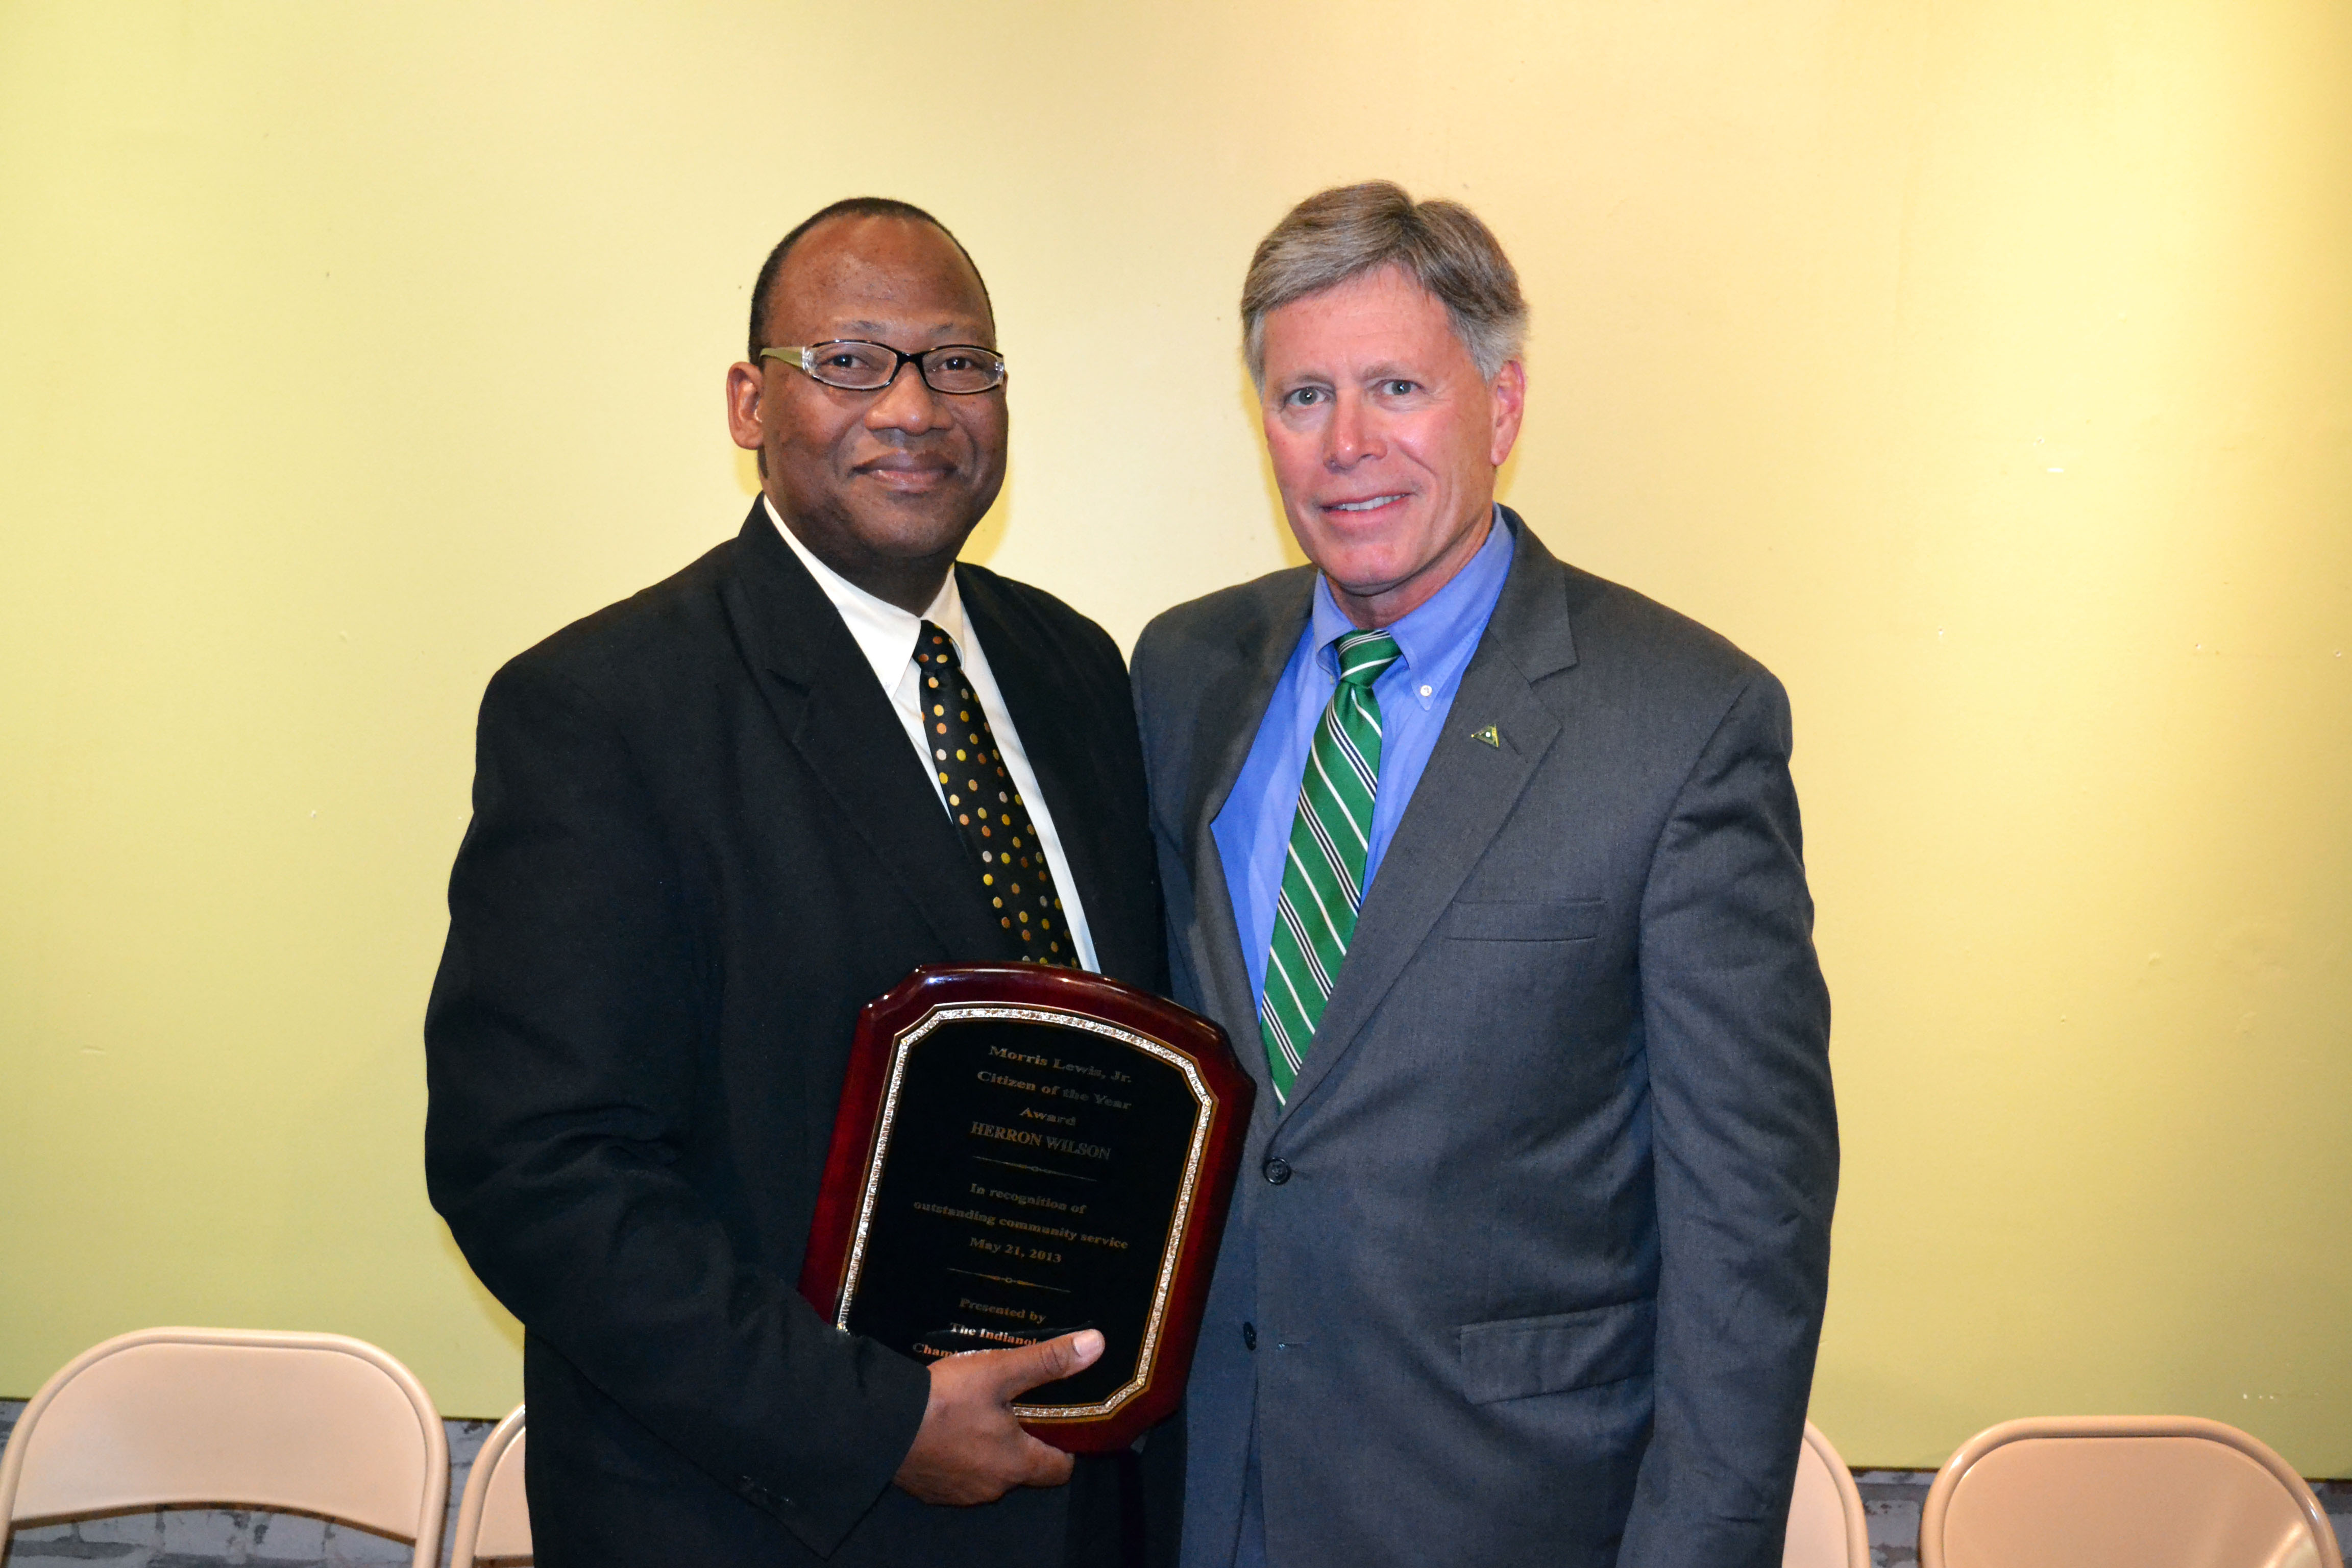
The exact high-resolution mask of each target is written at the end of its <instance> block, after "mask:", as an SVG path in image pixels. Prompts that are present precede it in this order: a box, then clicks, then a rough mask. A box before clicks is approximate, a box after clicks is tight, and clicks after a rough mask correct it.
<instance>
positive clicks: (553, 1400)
mask: <svg viewBox="0 0 2352 1568" xmlns="http://www.w3.org/2000/svg"><path fill="white" fill-rule="evenodd" d="M957 571H958V573H959V579H958V581H959V583H960V584H961V593H962V595H963V602H964V606H965V610H966V612H967V614H968V616H969V617H970V621H971V626H972V628H973V630H974V632H975V634H976V635H977V636H978V637H979V638H980V640H981V642H982V645H983V646H984V647H985V648H986V649H987V653H988V659H989V665H990V668H991V669H992V671H993V672H994V674H995V676H996V679H997V681H998V684H999V686H1000V687H1001V689H1003V695H1004V701H1005V706H1006V707H1007V709H1008V710H1010V711H1011V713H1012V715H1013V724H1014V727H1015V728H1016V729H1017V730H1018V731H1019V733H1020V736H1021V742H1022V745H1023V747H1024V750H1025V751H1026V752H1027V753H1028V756H1029V759H1030V762H1031V763H1032V764H1033V766H1034V768H1035V771H1036V774H1037V780H1038V784H1039V787H1040V789H1041V790H1042V792H1043V793H1044V795H1045V801H1046V804H1047V805H1048V807H1049V808H1050V809H1051V811H1052V813H1053V818H1054V825H1055V828H1056V829H1057V830H1058V831H1059V833H1060V835H1061V838H1062V842H1063V845H1064V847H1065V849H1066V852H1067V855H1068V858H1069V861H1070V865H1071V868H1072V872H1073V875H1074V876H1075V879H1076V882H1077V890H1078V893H1079V896H1080V897H1081V898H1082V899H1083V900H1084V901H1085V908H1086V914H1087V921H1088V924H1089V926H1090V928H1091V930H1092V932H1093V936H1094V940H1095V946H1096V950H1097V954H1098V955H1099V957H1100V961H1101V963H1102V966H1103V970H1104V972H1105V973H1108V974H1110V975H1113V976H1115V977H1117V978H1118V979H1121V980H1125V981H1128V982H1130V983H1132V984H1137V985H1141V986H1145V987H1147V988H1149V989H1151V990H1154V991H1160V990H1164V989H1165V959H1164V954H1163V951H1162V947H1161V927H1160V907H1159V891H1158V883H1157V878H1156V872H1155V868H1154V865H1153V858H1152V851H1151V846H1150V837H1149V831H1148V827H1147V821H1146V815H1145V803H1144V785H1143V775H1142V766H1141V761H1140V756H1139V751H1138V748H1137V742H1136V733H1135V723H1134V719H1133V710H1132V707H1131V705H1130V701H1129V689H1128V680H1127V673H1126V668H1125V667H1124V665H1123V663H1122V662H1121V660H1120V658H1119V655H1118V648H1117V647H1116V646H1115V645H1114V644H1113V643H1112V642H1111V640H1110V638H1109V637H1107V636H1106V635H1105V634H1104V633H1103V631H1102V630H1101V628H1099V627H1097V626H1095V625H1094V624H1093V623H1092V622H1090V621H1087V620H1086V619H1085V618H1084V617H1082V616H1078V615H1077V614H1076V613H1075V612H1073V611H1072V610H1071V609H1069V608H1068V607H1067V606H1066V605H1063V604H1061V603H1060V602H1059V601H1058V600H1055V599H1054V598H1052V597H1051V596H1049V595H1045V594H1043V593H1040V592H1038V591H1037V590H1036V589H1034V588H1029V587H1024V585H1022V584H1018V583H1012V582H1008V581H1006V580H1005V579H1003V578H1002V577H999V576H997V575H995V574H993V573H990V572H987V571H983V570H982V569H980V568H978V567H973V566H960V567H958V568H957ZM449 912H450V926H449V941H448V946H447V949H446V952H445V953H444V955H443V957H442V962H441V969H440V973H439V975H438V977H437V978H436V982H435V984H434V988H433V998H432V1003H431V1005H430V1007H429V1009H428V1011H427V1014H426V1018H425V1047H426V1060H427V1067H428V1072H429V1078H430V1086H431V1096H432V1098H431V1110H430V1113H429V1116H428V1119H427V1122H426V1131H425V1163H426V1173H427V1178H428V1183H429V1186H430V1190H431V1193H432V1197H433V1202H434V1205H435V1206H436V1208H438V1209H439V1210H440V1212H441V1213H442V1215H444V1216H445V1217H446V1219H447V1220H448V1223H449V1228H450V1230H451V1233H452V1234H453V1235H454V1236H455V1237H457V1244H458V1246H459V1247H462V1248H463V1249H464V1251H465V1254H466V1258H467V1261H468V1262H469V1263H471V1264H472V1265H473V1267H474V1269H475V1271H476V1272H477V1273H478V1275H479V1276H480V1277H481V1279H482V1281H483V1283H484V1284H485V1285H487V1286H488V1288H489V1289H490V1291H491V1292H492V1293H493V1294H494V1295H496V1296H497V1297H498V1299H499V1300H500V1301H501V1302H503V1303H504V1304H505V1305H506V1306H507V1308H508V1309H509V1310H510V1311H512V1312H513V1313H514V1314H515V1316H516V1317H517V1318H519V1319H520V1320H521V1321H522V1322H523V1324H524V1326H525V1329H526V1331H527V1336H528V1337H527V1342H526V1347H525V1384H526V1391H527V1397H528V1400H529V1403H530V1455H529V1468H528V1479H529V1487H530V1504H531V1516H532V1528H533V1531H534V1535H535V1538H536V1542H537V1545H538V1551H539V1561H540V1562H541V1563H542V1564H546V1565H548V1568H563V1565H565V1564H572V1563H600V1564H601V1563H661V1564H664V1565H666V1568H667V1565H671V1564H677V1563H696V1564H698V1565H717V1564H726V1563H763V1564H764V1563H792V1562H814V1561H816V1560H818V1559H820V1558H827V1557H830V1558H831V1559H832V1560H833V1561H835V1562H839V1563H947V1562H954V1563H1005V1564H1013V1563H1023V1564H1028V1563H1057V1562H1060V1561H1062V1559H1063V1549H1064V1541H1065V1532H1066V1531H1068V1537H1069V1540H1070V1541H1071V1542H1072V1544H1073V1547H1074V1549H1075V1548H1076V1547H1078V1546H1079V1545H1080V1544H1081V1543H1091V1545H1094V1546H1098V1545H1102V1544H1103V1543H1102V1542H1099V1541H1097V1540H1096V1536H1097V1535H1098V1534H1100V1533H1102V1532H1101V1531H1095V1530H1093V1528H1092V1525H1093V1524H1095V1523H1100V1522H1101V1521H1104V1520H1105V1519H1106V1518H1108V1519H1110V1520H1111V1521H1115V1518H1116V1513H1117V1508H1116V1504H1115V1502H1113V1503H1110V1504H1108V1505H1106V1504H1105V1503H1104V1501H1103V1500H1104V1498H1105V1496H1106V1491H1107V1487H1106V1483H1107V1482H1108V1470H1107V1469H1106V1468H1104V1466H1103V1465H1100V1464H1094V1465H1089V1464H1084V1463H1082V1465H1081V1468H1080V1472H1081V1473H1080V1476H1079V1479H1078V1480H1077V1481H1076V1483H1074V1485H1073V1486H1072V1487H1071V1488H1069V1489H1059V1490H1024V1491H1016V1492H1015V1493H1013V1495H1012V1496H1010V1497H1008V1498H1007V1499H1006V1500H1003V1502H1000V1503H996V1504H992V1505H990V1506H988V1507H984V1508H979V1509H935V1508H929V1507H926V1506H924V1505H922V1504H920V1503H918V1502H916V1501H915V1500H913V1499H911V1498H909V1497H908V1496H907V1495H906V1494H904V1493H902V1492H899V1491H898V1490H896V1489H893V1488H891V1487H890V1486H889V1485H888V1483H889V1480H890V1478H891V1476H892V1474H893V1473H894V1472H895V1471H896V1469H897V1468H898V1463H899V1461H900V1459H901V1458H904V1456H905V1454H906V1451H907V1448H908V1444H909V1443H910V1442H911V1441H912V1440H913V1437H914V1435H915V1430H916V1428H917V1426H919V1424H920V1421H921V1418H922V1413H923V1406H924V1402H925V1396H926V1393H927V1390H928V1386H929V1384H928V1377H927V1374H926V1373H925V1372H924V1370H923V1369H922V1368H921V1367H920V1366H919V1365H918V1364H916V1363H914V1362H912V1361H909V1360H907V1359H905V1358H903V1357H901V1356H898V1355H897V1354H895V1353H893V1352H887V1351H885V1350H882V1349H881V1348H879V1347H877V1346H876V1345H874V1344H873V1343H871V1342H866V1341H863V1340H859V1339H854V1338H851V1337H849V1336H846V1335H844V1334H840V1333H837V1332H835V1331H834V1330H833V1329H832V1328H831V1327H829V1326H828V1325H827V1324H825V1323H824V1322H823V1321H821V1320H820V1319H819V1318H818V1316H817V1314H816V1313H815V1312H814V1310H812V1309H811V1308H810V1307H809V1306H808V1305H807V1304H806V1303H805V1302H804V1301H803V1300H801V1298H800V1296H799V1295H798V1293H797V1292H796V1290H795V1289H794V1281H795V1280H796V1279H797V1278H798V1276H799V1273H800V1268H801V1254H802V1249H803V1242H804V1240H805V1238H806V1236H807V1231H808V1225H809V1217H810V1215H811V1212H812V1210H813V1208H814V1204H815V1200H816V1194H817V1186H818V1182H819V1179H820V1176H821V1174H822V1171H823V1166H824V1156H825V1151H826V1145H827V1140H828V1139H829V1137H830V1135H831V1131H832V1125H833V1119H834V1110H835V1102H836V1100H837V1099H838V1096H839V1093H840V1088H841V1079H842V1074H843V1070H844V1064H845V1058H846V1056H847V1052H848V1047H849V1041H850V1036H851V1031H852V1026H853V1025H854V1023H855V1021H856V1016H857V1011H858V1008H859V1007H860V1006H861V1005H864V1004H865V1003H866V1002H867V1001H868V1000H870V999H872V998H873V997H875V996H877V995H878V994H881V993H882V992H884V991H887V990H888V989H889V988H890V987H891V986H893V985H895V984H898V982H899V981H900V980H902V979H904V978H905V977H906V975H907V973H908V971H909V970H911V969H912V968H914V967H915V966H916V965H917V964H921V963H946V962H951V961H952V962H965V961H982V960H1003V959H1011V958H1015V957H1017V956H1018V953H1017V952H1016V951H1015V949H1014V945H1013V942H1012V941H1011V939H1010V938H1009V937H1008V936H1007V935H1006V934H1005V933H1004V932H1003V931H1002V930H1001V929H1000V928H999V926H998V924H997V921H996V920H995V919H994V918H993V915H992V912H991V911H990V910H988V909H987V908H986V907H985V906H984V904H983V901H982V895H981V889H980V886H979V880H978V877H977V872H976V868H975V867H974V866H973V865H972V863H971V858H970V857H969V854H968V853H967V851H966V850H965V849H964V847H963V846H962V844H961V842H960V841H959V840H958V838H957V837H956V835H955V832H954V829H953V828H952V827H951V826H950V823H949V821H948V818H947V815H946V813H945V812H944V811H943V810H942V809H941V808H940V803H939V799H938V797H937V796H936V795H934V794H933V792H932V789H931V784H930V781H929V778H928V777H927V776H926V775H925V773H924V770H923V767H922V764H921V763H920V762H919V760H918V759H917V758H916V756H915V754H914V751H913V748H912V747H911V746H910V745H909V744H908V740H907V736H906V731H905V730H904V729H903V728H902V726H901V725H900V722H899V721H898V717H897V715H896V714H895V712H894V711H893V710H892V709H891V706H890V703H889V700H888V699H887V697H886V696H885V694H884V693H883V691H882V689H881V688H880V687H879V686H878V685H877V682H876V681H875V679H874V675H873V670H872V668H871V667H870V666H869V665H868V664H867V663H866V660H865V658H864V656H863V655H862V654H861V653H860V652H859V651H858V648H857V646H856V643H855V642H854V641H853V640H852V638H851V637H850V635H849V632H848V629H847V628H846V627H845V626H844V625H843V624H842V621H841V617H840V616H839V614H838V613H837V612H836V611H835V609H834V608H833V606H832V605H831V603H830V602H829V601H828V600H827V599H826V598H825V597H824V593H823V591H822V590H821V589H820V588H819V587H818V586H817V584H816V583H815V581H814V579H813V578H812V577H811V576H810V575H809V574H808V572H807V570H806V569H805V568H804V567H803V566H802V564H801V563H800V562H799V560H798V558H797V557H795V556H794V555H793V552H792V551H791V549H790V548H789V547H788V546H787V545H786V544H785V543H784V542H783V541H782V539H781V538H779V537H778V536H777V534H776V532H775V531H774V529H773V527H772V525H771V524H770V522H769V521H768V520H767V517H766V515H765V512H764V510H763V509H762V508H761V507H759V506H757V505H754V506H753V508H752V510H751V517H750V518H749V519H748V520H747V521H746V522H745V523H744V526H743V529H742V531H741V532H740V534H739V535H738V536H737V537H736V538H735V539H733V540H731V541H730V542H727V543H725V544H722V545H720V546H719V548H717V549H715V550H713V551H711V552H709V554H707V555H705V556H704V557H703V558H702V559H701V560H699V561H698V562H696V563H694V564H693V565H691V566H689V567H688V568H687V569H686V570H685V571H683V572H681V573H679V574H677V576H675V577H672V578H670V579H669V580H668V581H667V582H665V583H661V584H656V586H654V587H651V588H648V589H646V591H645V592H643V593H641V594H638V595H635V596H634V597H633V598H630V599H628V600H626V601H625V602H623V603H621V604H618V605H613V606H611V607H610V608H607V609H604V610H602V611H600V612H598V613H597V614H595V615H593V616H589V617H588V618H587V619H585V620H583V621H580V622H578V623H576V624H575V625H573V626H568V627H566V628H565V629H564V630H562V631H561V632H559V633H557V634H556V635H555V636H554V637H550V638H549V639H548V640H547V641H545V642H543V643H541V644H540V645H539V646H538V647H534V648H532V649H530V651H529V652H527V653H525V654H523V655H521V656H520V657H519V658H516V659H515V660H513V661H512V662H511V663H509V665H507V666H506V668H503V669H501V670H500V671H499V673H498V675H497V676H496V677H495V678H494V679H492V680H491V682H490V686H489V690H488V695H487V696H486V697H485V698H484V699H483V702H482V711H481V721H480V726H479V731H478V761H477V772H476V776H475V782H474V819H473V823H472V826H470V827H469V828H468V829H467V834H466V838H465V842H464V844H463V846H462V847H460V849H459V850H458V854H457V868H456V871H455V872H454V874H453V875H452V877H451V879H450V885H449ZM1106 1506H1108V1515H1106V1513H1105V1512H1104V1509H1105V1508H1106ZM1081 1526H1085V1527H1086V1528H1080V1527H1081ZM1111 1532H1112V1533H1115V1528H1114V1530H1113V1531H1111ZM1094 1555H1097V1553H1096V1552H1095V1551H1093V1550H1091V1549H1088V1550H1074V1557H1075V1558H1076V1560H1080V1561H1083V1560H1086V1559H1087V1558H1089V1557H1092V1556H1094Z"/></svg>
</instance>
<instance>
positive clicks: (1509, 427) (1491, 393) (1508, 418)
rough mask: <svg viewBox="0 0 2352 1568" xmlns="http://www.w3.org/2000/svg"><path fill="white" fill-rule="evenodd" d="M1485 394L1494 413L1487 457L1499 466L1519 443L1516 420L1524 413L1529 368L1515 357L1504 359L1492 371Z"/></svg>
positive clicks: (1526, 401)
mask: <svg viewBox="0 0 2352 1568" xmlns="http://www.w3.org/2000/svg"><path fill="white" fill-rule="evenodd" d="M1486 395H1487V398H1488V400H1489V401H1490V402H1491V403H1492V405H1493V406H1494V415H1495V443H1494V446H1493V447H1491V448H1489V449H1488V451H1487V454H1486V456H1487V460H1488V461H1489V462H1491V463H1493V464H1494V465H1495V467H1496V468H1501V467H1502V466H1503V462H1504V459H1505V458H1508V457H1509V456H1510V455H1511V448H1512V447H1515V446H1517V445H1518V441H1519V421H1520V420H1521V419H1523V418H1525V417H1526V416H1527V412H1528V367H1527V366H1526V365H1524V364H1521V363H1519V362H1518V361H1517V360H1510V361H1507V362H1506V363H1505V364H1504V366H1503V368H1502V369H1501V370H1498V371H1496V373H1495V384H1493V385H1492V386H1490V387H1488V388H1487V389H1486Z"/></svg>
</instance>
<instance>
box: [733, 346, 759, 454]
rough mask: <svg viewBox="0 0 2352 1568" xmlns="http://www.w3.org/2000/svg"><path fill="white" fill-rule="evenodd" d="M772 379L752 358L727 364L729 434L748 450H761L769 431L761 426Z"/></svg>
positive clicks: (739, 445) (738, 444)
mask: <svg viewBox="0 0 2352 1568" xmlns="http://www.w3.org/2000/svg"><path fill="white" fill-rule="evenodd" d="M767 391H768V378H767V375H766V374H765V373H763V372H762V371H761V368H760V367H759V366H758V365H756V364H753V363H751V362H750V361H748V360H738V361H737V362H736V363H733V364H730V365H729V366H728V367H727V434H728V435H730V436H731V437H734V439H735V444H736V445H737V446H738V447H742V448H743V449H744V450H746V451H750V452H760V453H761V459H762V461H763V462H764V460H765V458H766V456H767V454H766V453H765V452H762V451H761V447H762V445H763V444H764V440H763V438H764V437H765V436H766V432H765V431H763V430H762V429H761V427H760V401H761V398H763V397H765V396H766V395H767Z"/></svg>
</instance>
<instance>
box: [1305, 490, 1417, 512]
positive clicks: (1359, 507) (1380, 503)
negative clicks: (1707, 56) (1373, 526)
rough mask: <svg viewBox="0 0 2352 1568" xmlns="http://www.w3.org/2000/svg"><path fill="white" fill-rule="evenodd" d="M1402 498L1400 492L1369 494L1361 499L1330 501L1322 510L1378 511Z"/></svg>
mask: <svg viewBox="0 0 2352 1568" xmlns="http://www.w3.org/2000/svg"><path fill="white" fill-rule="evenodd" d="M1401 500H1404V496H1403V495H1402V492H1400V493H1398V494H1395V495H1385V496H1370V497H1368V498H1366V499H1365V500H1340V501H1332V502H1331V503H1329V504H1328V505H1327V506H1326V507H1324V509H1323V510H1325V511H1347V512H1367V511H1378V510H1381V508H1382V507H1386V506H1394V505H1395V504H1396V503H1397V502H1399V501H1401Z"/></svg>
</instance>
